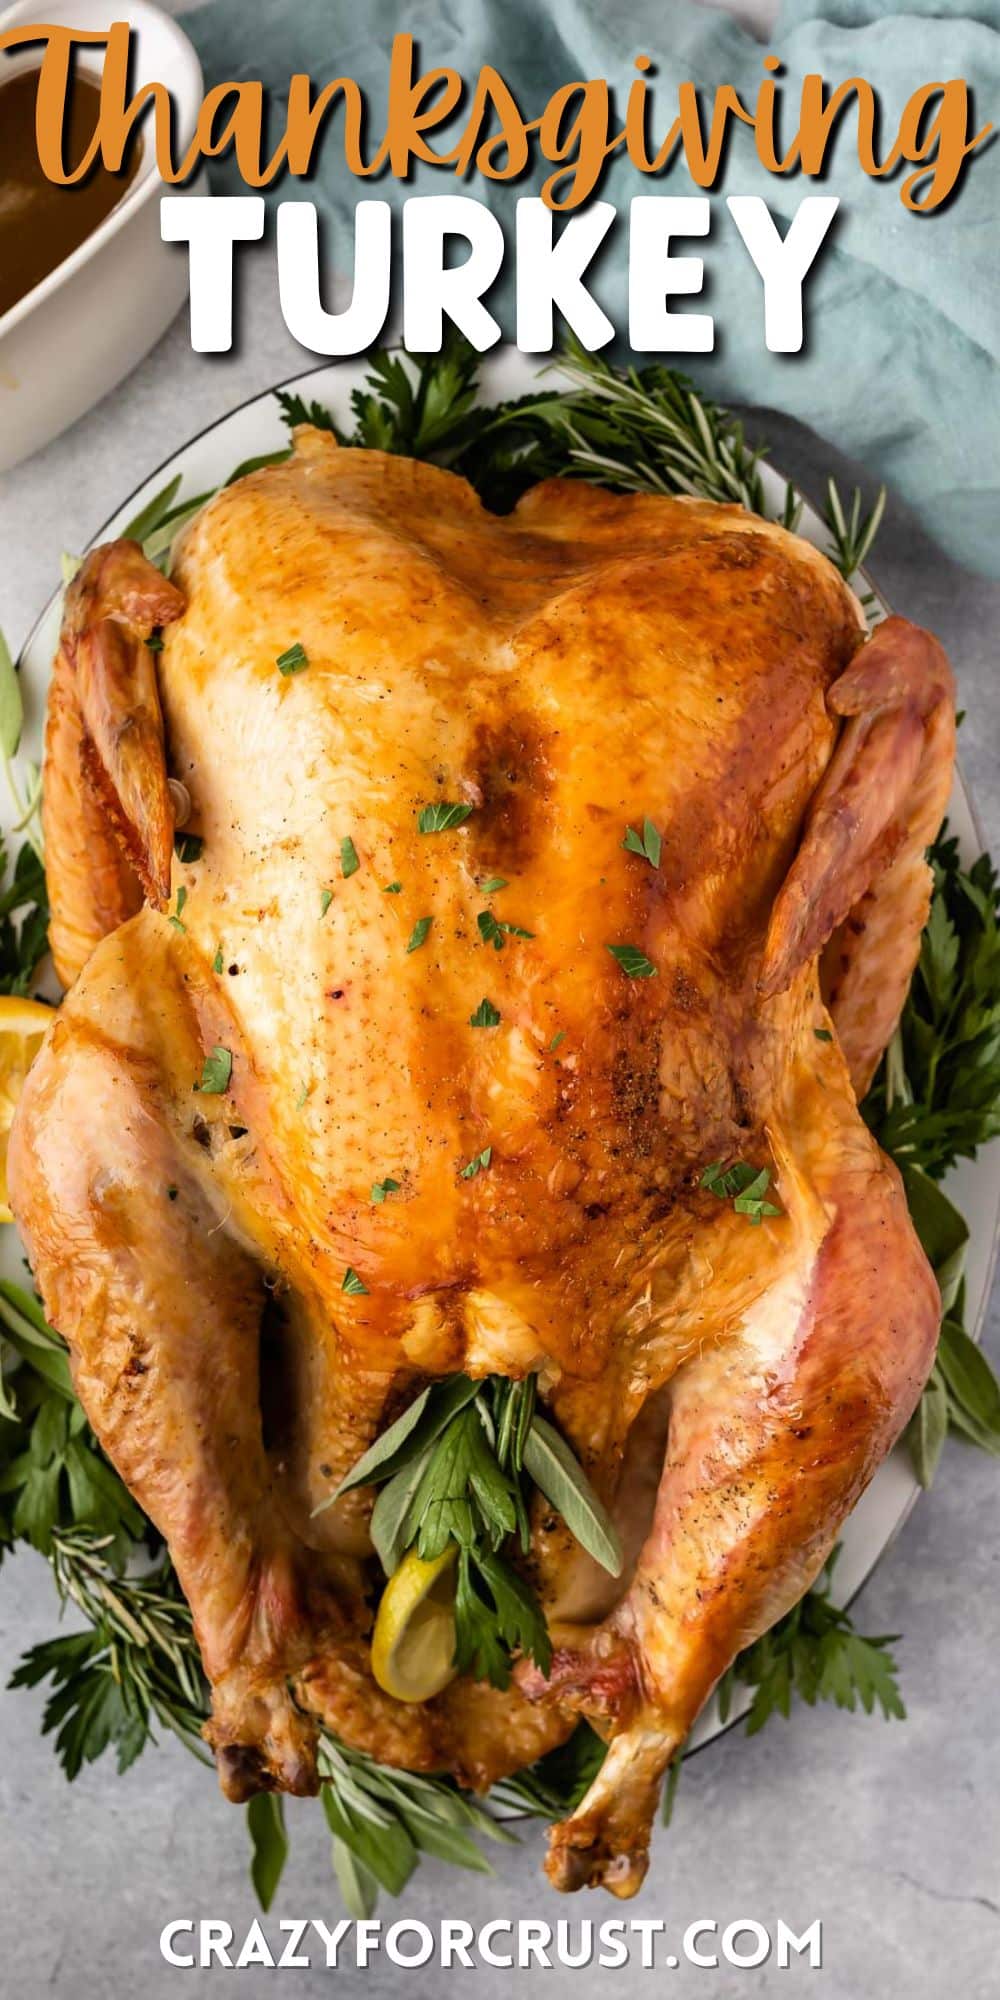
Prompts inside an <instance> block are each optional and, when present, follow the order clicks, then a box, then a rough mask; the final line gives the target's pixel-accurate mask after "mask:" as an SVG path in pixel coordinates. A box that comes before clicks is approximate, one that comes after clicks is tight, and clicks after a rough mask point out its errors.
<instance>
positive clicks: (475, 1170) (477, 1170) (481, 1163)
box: [458, 1146, 493, 1181]
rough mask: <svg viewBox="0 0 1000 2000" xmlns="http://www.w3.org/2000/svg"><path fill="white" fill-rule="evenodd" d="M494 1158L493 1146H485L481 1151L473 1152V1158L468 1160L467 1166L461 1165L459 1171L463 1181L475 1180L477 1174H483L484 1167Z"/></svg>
mask: <svg viewBox="0 0 1000 2000" xmlns="http://www.w3.org/2000/svg"><path fill="white" fill-rule="evenodd" d="M492 1158H493V1148H492V1146H484V1147H483V1150H482V1152H481V1153H475V1154H473V1157H472V1159H471V1160H470V1161H469V1162H468V1164H467V1165H466V1166H464V1167H459V1170H458V1171H459V1173H460V1175H461V1177H462V1179H463V1181H474V1180H475V1178H476V1175H477V1174H481V1173H482V1171H483V1169H484V1167H488V1166H489V1164H490V1161H491V1160H492Z"/></svg>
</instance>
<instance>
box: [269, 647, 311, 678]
mask: <svg viewBox="0 0 1000 2000" xmlns="http://www.w3.org/2000/svg"><path fill="white" fill-rule="evenodd" d="M274 664H275V666H276V667H277V669H278V672H279V674H285V675H287V674H300V673H301V672H302V669H303V667H307V666H308V665H309V655H308V653H307V652H306V649H305V647H304V646H300V644H299V642H298V640H297V639H296V641H295V644H294V646H289V647H288V649H287V651H286V652H284V653H279V654H278V657H277V659H276V660H275V663H274Z"/></svg>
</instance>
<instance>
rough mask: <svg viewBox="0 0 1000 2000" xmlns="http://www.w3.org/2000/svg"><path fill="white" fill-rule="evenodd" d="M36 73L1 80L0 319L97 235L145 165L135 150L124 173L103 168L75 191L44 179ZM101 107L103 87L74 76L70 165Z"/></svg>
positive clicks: (68, 142)
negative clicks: (37, 138) (37, 137)
mask: <svg viewBox="0 0 1000 2000" xmlns="http://www.w3.org/2000/svg"><path fill="white" fill-rule="evenodd" d="M38 74H39V72H38V70H37V69H27V70H20V71H18V73H17V74H16V75H15V76H11V77H8V78H7V79H6V80H2V81H0V314H3V313H5V312H8V311H9V310H10V307H11V306H13V305H16V304H17V301H18V299H23V297H24V295H25V293H26V292H30V291H31V290H32V289H33V287H34V286H35V285H38V284H40V283H41V281H42V279H43V278H47V277H48V275H49V272H50V271H54V270H55V268H56V266H57V265H58V264H61V263H62V262H63V260H64V259H65V258H66V257H68V256H69V255H70V254H71V252H72V251H74V250H76V249H77V248H78V247H79V245H80V244H81V243H84V242H86V240H87V237H88V236H92V235H93V233H94V231H95V229H97V228H99V227H100V224H101V223H102V222H103V221H104V219H105V217H106V216H108V215H110V213H111V210H112V209H113V208H115V207H116V206H117V204H118V203H119V202H120V201H121V198H122V196H123V195H124V194H125V192H126V190H127V189H128V188H129V187H130V186H131V184H132V182H133V181H134V179H135V177H136V174H137V173H138V171H139V165H140V160H141V148H140V147H139V146H138V145H133V146H132V148H131V150H130V152H129V154H128V155H127V156H126V164H125V165H124V166H123V169H122V171H121V173H120V174H111V173H108V172H107V170H106V168H105V167H103V166H102V165H101V163H100V161H98V163H97V165H96V166H95V167H94V168H93V169H92V170H91V172H90V173H89V174H87V176H86V178H85V179H84V180H83V181H81V182H79V183H78V184H77V185H76V186H75V187H56V186H55V185H54V183H53V182H52V181H48V180H46V178H45V175H44V174H43V172H42V169H41V166H40V164H39V160H38V152H37V149H36V145H35V94H36V90H37V85H38ZM100 103H101V93H100V89H99V87H98V85H97V84H96V83H94V82H93V81H92V80H91V79H90V78H89V77H86V76H77V77H76V79H75V81H74V84H73V90H72V93H71V96H70V99H69V113H68V117H67V126H66V141H65V144H66V158H67V160H68V161H69V162H70V163H76V162H77V161H79V160H80V159H81V158H82V157H83V155H84V153H85V152H86V149H87V147H88V146H89V144H90V142H91V140H92V138H93V136H94V132H95V130H96V127H97V118H98V112H99V110H100Z"/></svg>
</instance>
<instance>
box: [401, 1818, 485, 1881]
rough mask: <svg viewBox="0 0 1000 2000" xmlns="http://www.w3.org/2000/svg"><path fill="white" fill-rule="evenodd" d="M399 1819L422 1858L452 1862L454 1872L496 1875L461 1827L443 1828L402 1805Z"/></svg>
mask: <svg viewBox="0 0 1000 2000" xmlns="http://www.w3.org/2000/svg"><path fill="white" fill-rule="evenodd" d="M399 1816H400V1818H401V1820H402V1821H403V1824H404V1826H405V1827H406V1830H407V1832H408V1834H409V1836H410V1839H411V1840H414V1841H415V1842H416V1844H417V1846H418V1847H419V1848H420V1850H421V1852H422V1853H423V1854H433V1855H434V1856H435V1857H436V1859H437V1860H438V1861H450V1862H451V1865H452V1867H453V1868H469V1869H471V1870H472V1872H473V1874H475V1875H492V1874H493V1872H494V1871H493V1869H492V1868H491V1867H490V1864H489V1862H488V1861H487V1859H486V1856H485V1854H480V1852H479V1849H478V1847H477V1846H476V1844H475V1842H474V1841H473V1840H472V1839H471V1838H470V1836H469V1834H467V1833H463V1832H462V1831H461V1829H460V1828H459V1827H456V1826H447V1825H444V1824H443V1823H442V1821H441V1820H440V1819H439V1818H437V1817H436V1816H435V1815H434V1814H433V1813H430V1812H424V1811H422V1810H421V1808H420V1807H419V1806H414V1805H410V1804H407V1805H403V1804H402V1803H401V1804H400V1807H399Z"/></svg>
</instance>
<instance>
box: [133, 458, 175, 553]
mask: <svg viewBox="0 0 1000 2000" xmlns="http://www.w3.org/2000/svg"><path fill="white" fill-rule="evenodd" d="M180 483H181V475H180V473H179V472H177V473H175V474H174V477H173V479H170V480H168V481H167V484H166V486H161V488H160V490H159V492H158V493H154V494H153V497H152V499H151V500H147V502H146V504H145V506H144V507H141V508H140V509H139V512H138V514H133V516H132V519H131V521H129V523H128V525H127V527H124V528H123V529H122V536H123V538H124V540H125V541H127V542H145V541H146V539H147V538H148V536H150V535H151V534H152V532H153V530H154V528H158V527H159V526H160V524H161V522H162V521H165V520H166V518H167V515H168V514H169V512H170V509H171V507H172V506H173V503H174V500H175V499H176V497H177V493H178V491H179V489H180Z"/></svg>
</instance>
